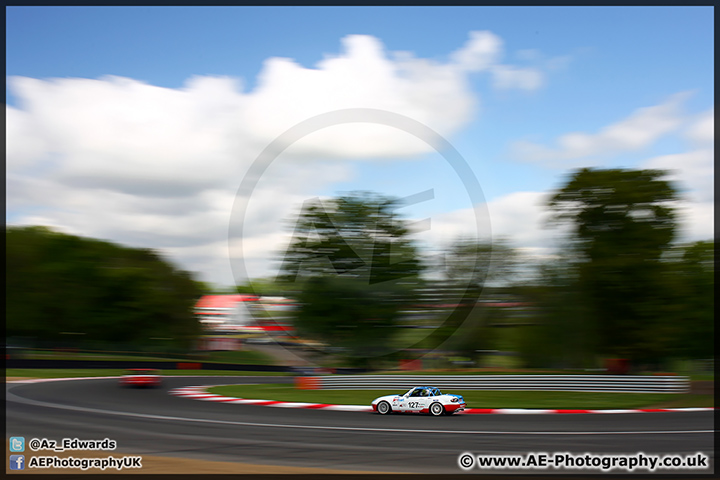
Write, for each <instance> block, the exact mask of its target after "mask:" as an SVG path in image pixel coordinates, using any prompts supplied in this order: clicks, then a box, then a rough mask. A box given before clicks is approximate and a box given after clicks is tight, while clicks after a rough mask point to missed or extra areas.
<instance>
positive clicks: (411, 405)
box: [408, 402, 420, 408]
mask: <svg viewBox="0 0 720 480" xmlns="http://www.w3.org/2000/svg"><path fill="white" fill-rule="evenodd" d="M419 406H420V402H408V408H418V407H419Z"/></svg>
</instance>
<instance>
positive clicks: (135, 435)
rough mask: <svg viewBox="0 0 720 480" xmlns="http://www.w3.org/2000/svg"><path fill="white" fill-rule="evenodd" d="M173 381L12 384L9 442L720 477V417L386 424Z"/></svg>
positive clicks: (278, 458)
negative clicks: (500, 458)
mask: <svg viewBox="0 0 720 480" xmlns="http://www.w3.org/2000/svg"><path fill="white" fill-rule="evenodd" d="M163 380H164V385H163V387H162V388H159V389H133V388H122V387H119V386H118V384H117V379H109V378H105V379H92V380H67V381H57V382H43V383H34V384H21V383H15V384H12V383H9V384H7V386H6V403H5V405H6V407H5V408H6V418H7V420H6V422H7V426H6V437H9V436H24V437H25V438H26V439H28V441H29V439H31V438H48V439H54V440H61V439H62V438H79V439H84V440H90V439H104V438H110V439H112V440H116V441H117V444H118V447H117V451H118V452H122V453H135V454H140V455H161V456H175V457H184V458H197V459H204V460H219V461H235V462H247V463H256V464H268V465H285V466H302V467H322V468H336V469H344V470H358V471H376V472H377V471H382V472H418V473H461V472H462V470H461V469H460V468H459V466H458V457H459V455H460V454H461V453H463V452H470V453H472V454H475V455H480V454H496V455H498V454H520V455H525V454H527V453H529V452H547V453H560V452H571V453H575V454H584V453H592V454H599V455H603V454H636V453H638V452H643V453H645V454H658V455H662V454H695V453H698V452H702V453H704V454H705V455H707V456H708V457H710V468H709V470H702V471H699V470H694V471H692V473H706V474H707V473H713V472H714V458H713V450H714V449H713V446H714V435H713V428H714V427H713V412H682V413H680V412H678V413H672V412H663V413H630V414H627V413H626V414H567V415H454V416H450V417H431V416H426V415H387V416H380V415H377V414H373V413H359V412H335V411H315V410H305V409H285V408H271V407H263V406H253V405H233V404H222V403H215V402H202V401H197V400H192V399H187V398H180V397H176V396H172V395H169V394H168V390H170V389H172V388H178V387H182V386H192V385H213V384H215V385H222V384H232V383H283V382H288V383H289V382H291V381H292V379H291V378H288V377H165V378H164V379H163ZM389 393H392V392H389ZM550 471H552V470H545V471H542V470H541V471H538V470H535V471H534V472H535V473H543V472H544V473H549V472H550ZM473 472H475V473H480V471H479V470H473ZM503 472H504V473H525V472H527V471H525V472H524V471H522V470H513V471H509V470H503ZM566 472H567V473H572V474H578V473H601V472H600V471H583V470H567V471H566ZM617 473H627V472H623V471H620V472H617ZM635 473H648V472H647V471H642V470H636V471H635ZM657 473H678V471H677V470H675V471H668V470H661V471H658V472H657Z"/></svg>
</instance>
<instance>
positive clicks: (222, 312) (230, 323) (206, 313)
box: [195, 295, 258, 330]
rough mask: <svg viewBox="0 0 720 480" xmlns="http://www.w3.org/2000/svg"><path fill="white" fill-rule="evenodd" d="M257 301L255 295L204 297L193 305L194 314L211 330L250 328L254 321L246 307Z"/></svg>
mask: <svg viewBox="0 0 720 480" xmlns="http://www.w3.org/2000/svg"><path fill="white" fill-rule="evenodd" d="M257 299H258V297H256V296H255V295H205V296H203V297H201V298H200V300H198V302H197V303H196V304H195V314H196V315H197V316H198V319H199V321H200V323H202V324H203V326H205V327H207V328H208V329H211V330H219V329H222V328H223V327H238V326H251V325H253V324H254V323H255V319H254V318H253V316H252V314H251V313H250V310H249V309H248V305H249V304H250V303H251V302H256V301H257Z"/></svg>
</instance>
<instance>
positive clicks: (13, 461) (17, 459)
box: [10, 455, 25, 470]
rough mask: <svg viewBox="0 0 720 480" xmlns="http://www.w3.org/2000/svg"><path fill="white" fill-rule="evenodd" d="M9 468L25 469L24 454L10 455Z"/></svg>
mask: <svg viewBox="0 0 720 480" xmlns="http://www.w3.org/2000/svg"><path fill="white" fill-rule="evenodd" d="M10 470H25V455H10Z"/></svg>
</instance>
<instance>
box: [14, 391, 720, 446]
mask: <svg viewBox="0 0 720 480" xmlns="http://www.w3.org/2000/svg"><path fill="white" fill-rule="evenodd" d="M11 388H12V387H10V386H8V387H7V388H6V397H5V401H6V402H7V401H12V402H17V403H25V404H29V405H36V406H40V407H47V408H57V409H62V410H73V411H76V412H85V413H98V414H102V415H118V416H125V417H136V418H146V419H153V420H168V421H173V422H190V423H210V424H218V425H236V426H245V427H270V428H295V429H305V430H340V431H355V432H386V433H442V434H452V435H468V434H470V435H568V436H578V435H660V434H663V435H670V434H698V433H711V434H712V433H715V431H714V430H647V431H619V432H523V431H517V432H512V431H492V430H431V429H403V428H371V427H338V426H322V425H292V424H280V423H255V422H236V421H231V420H213V419H207V418H186V417H174V416H170V415H152V414H147V413H132V412H116V411H112V410H101V409H96V408H87V407H76V406H73V405H59V404H55V403H48V402H41V401H38V400H31V399H29V398H23V397H19V396H17V395H15V394H13V393H10V392H9V390H10V389H11Z"/></svg>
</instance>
